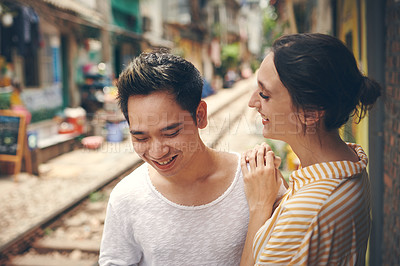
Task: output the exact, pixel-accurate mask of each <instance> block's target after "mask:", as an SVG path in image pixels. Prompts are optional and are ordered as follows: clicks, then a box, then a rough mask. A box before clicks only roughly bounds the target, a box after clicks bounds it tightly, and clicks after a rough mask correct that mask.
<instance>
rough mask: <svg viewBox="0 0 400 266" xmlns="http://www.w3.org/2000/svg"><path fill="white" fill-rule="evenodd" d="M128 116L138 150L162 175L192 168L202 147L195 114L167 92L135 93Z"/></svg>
mask: <svg viewBox="0 0 400 266" xmlns="http://www.w3.org/2000/svg"><path fill="white" fill-rule="evenodd" d="M128 116H129V125H130V126H129V130H130V133H131V136H132V142H133V148H134V149H135V152H136V153H137V154H138V155H139V156H140V157H141V158H142V159H143V160H144V161H146V162H147V163H149V164H150V165H151V166H152V167H153V168H154V169H155V170H157V172H158V173H159V174H161V175H162V176H174V175H176V174H179V173H180V171H181V170H182V169H188V167H190V164H191V162H192V160H193V159H194V155H195V153H196V152H198V151H199V150H200V149H201V148H202V142H201V140H200V137H199V132H198V127H197V126H196V124H195V123H194V121H193V118H192V116H191V115H190V113H189V112H188V111H186V110H183V109H182V108H181V107H180V106H179V105H178V104H177V103H176V101H175V99H174V97H173V96H172V95H170V94H168V93H167V92H156V93H152V94H150V95H137V96H131V97H130V98H129V99H128Z"/></svg>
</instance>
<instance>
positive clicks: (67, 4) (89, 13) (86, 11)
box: [42, 0, 105, 26]
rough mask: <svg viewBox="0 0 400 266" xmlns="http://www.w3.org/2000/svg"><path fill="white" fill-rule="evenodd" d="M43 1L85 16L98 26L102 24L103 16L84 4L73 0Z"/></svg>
mask: <svg viewBox="0 0 400 266" xmlns="http://www.w3.org/2000/svg"><path fill="white" fill-rule="evenodd" d="M42 1H43V2H46V3H48V4H51V5H53V6H55V7H57V8H59V9H64V10H69V11H72V12H75V13H77V14H79V15H80V16H82V17H83V18H85V19H86V20H88V21H90V22H92V23H94V24H97V25H99V26H102V25H103V24H104V21H105V19H104V16H103V15H102V14H101V13H99V12H97V11H95V10H93V9H90V8H89V7H87V6H86V5H84V4H81V3H79V2H78V1H74V0H42Z"/></svg>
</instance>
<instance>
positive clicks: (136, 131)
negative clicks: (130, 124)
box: [129, 130, 145, 135]
mask: <svg viewBox="0 0 400 266" xmlns="http://www.w3.org/2000/svg"><path fill="white" fill-rule="evenodd" d="M129 132H130V133H131V134H132V135H144V134H145V133H144V132H143V131H138V130H130V131H129Z"/></svg>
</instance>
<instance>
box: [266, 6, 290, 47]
mask: <svg viewBox="0 0 400 266" xmlns="http://www.w3.org/2000/svg"><path fill="white" fill-rule="evenodd" d="M286 26H287V25H286V24H284V25H281V24H279V23H278V15H277V14H276V12H275V9H274V7H272V6H268V7H267V8H265V9H264V14H263V36H264V44H263V46H264V47H271V46H272V43H273V41H274V40H275V39H276V38H278V37H279V36H281V35H282V33H283V30H284V28H285V27H286Z"/></svg>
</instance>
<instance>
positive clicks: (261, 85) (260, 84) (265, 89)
mask: <svg viewBox="0 0 400 266" xmlns="http://www.w3.org/2000/svg"><path fill="white" fill-rule="evenodd" d="M257 83H258V86H260V88H261V89H262V90H263V91H265V92H267V93H269V94H271V92H270V91H269V90H267V88H265V86H264V84H262V83H261V81H257Z"/></svg>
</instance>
